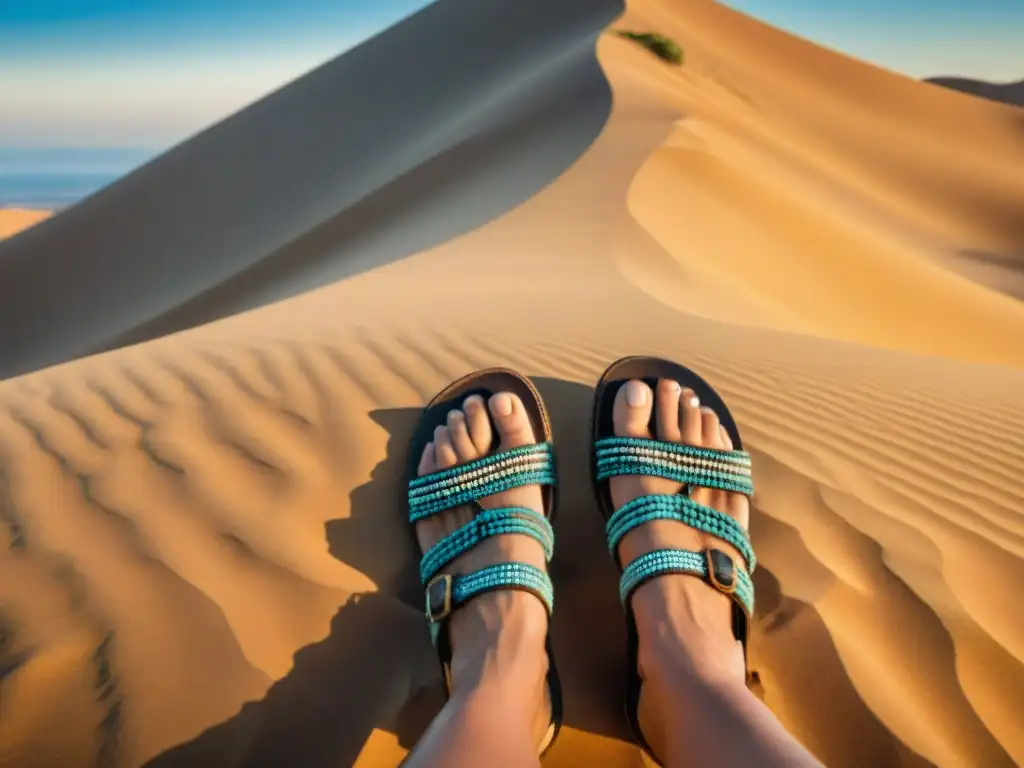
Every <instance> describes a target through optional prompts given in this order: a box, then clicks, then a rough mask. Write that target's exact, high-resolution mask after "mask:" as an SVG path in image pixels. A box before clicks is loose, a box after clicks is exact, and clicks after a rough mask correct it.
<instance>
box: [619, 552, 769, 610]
mask: <svg viewBox="0 0 1024 768" xmlns="http://www.w3.org/2000/svg"><path fill="white" fill-rule="evenodd" d="M671 573H682V574H689V575H691V576H696V577H697V578H699V579H702V580H704V581H705V582H707V583H708V584H710V585H711V586H712V587H714V588H715V589H717V590H718V591H719V592H722V593H724V594H726V595H729V596H730V597H732V598H733V599H735V600H736V601H737V602H738V603H739V604H740V605H741V606H742V607H743V610H744V611H745V612H746V614H747V616H751V615H753V613H754V583H753V581H751V579H750V575H749V574H748V573H747V572H746V571H744V570H743V569H742V568H737V567H736V566H735V564H734V563H733V561H732V558H731V557H729V555H728V554H727V553H725V552H722V551H721V550H719V549H705V550H703V551H700V552H693V551H690V550H687V549H655V550H652V551H651V552H647V553H645V554H643V555H640V557H638V558H637V559H636V560H634V561H633V562H631V563H630V564H629V565H627V566H626V567H625V569H624V570H623V571H622V576H621V578H620V579H619V599H620V600H621V601H622V604H623V605H626V603H627V602H628V601H629V598H630V596H631V595H632V594H633V592H634V591H635V590H636V588H637V587H639V586H640V585H641V584H643V583H644V582H646V581H648V580H650V579H653V578H655V577H656V576H664V575H666V574H671Z"/></svg>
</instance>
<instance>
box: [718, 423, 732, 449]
mask: <svg viewBox="0 0 1024 768" xmlns="http://www.w3.org/2000/svg"><path fill="white" fill-rule="evenodd" d="M718 433H719V435H718V437H719V441H720V442H721V444H722V448H724V449H725V450H727V451H731V450H732V438H731V437H729V431H728V430H727V429H726V428H725V427H722V426H719V427H718Z"/></svg>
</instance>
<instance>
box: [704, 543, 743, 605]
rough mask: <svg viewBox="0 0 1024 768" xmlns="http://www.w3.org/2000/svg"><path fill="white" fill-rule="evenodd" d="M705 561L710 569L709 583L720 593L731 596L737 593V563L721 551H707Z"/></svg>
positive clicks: (709, 549) (705, 551)
mask: <svg viewBox="0 0 1024 768" xmlns="http://www.w3.org/2000/svg"><path fill="white" fill-rule="evenodd" d="M704 559H705V560H706V562H707V567H708V583H710V584H711V586H713V587H714V588H715V589H717V590H718V591H719V592H721V593H723V594H726V595H731V594H733V593H734V592H735V591H736V580H737V579H736V563H734V562H733V561H732V558H731V557H729V555H728V554H727V553H725V552H723V551H722V550H720V549H711V548H708V549H705V550H704Z"/></svg>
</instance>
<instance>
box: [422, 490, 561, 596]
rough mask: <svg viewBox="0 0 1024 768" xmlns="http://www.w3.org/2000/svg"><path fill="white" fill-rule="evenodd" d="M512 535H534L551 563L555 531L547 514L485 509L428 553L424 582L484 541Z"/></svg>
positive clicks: (510, 508) (523, 510) (423, 569)
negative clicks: (493, 537)
mask: <svg viewBox="0 0 1024 768" xmlns="http://www.w3.org/2000/svg"><path fill="white" fill-rule="evenodd" d="M510 533H518V534H523V535H526V536H530V537H531V538H533V539H534V540H536V541H537V542H538V543H539V544H540V545H541V546H542V547H543V548H544V558H545V559H546V560H548V561H550V560H551V555H552V551H553V549H554V546H555V532H554V530H553V529H552V528H551V523H550V522H548V519H547V518H546V517H544V515H542V514H540V513H539V512H536V511H534V510H532V509H528V508H526V507H502V508H500V509H485V510H483V511H482V512H480V513H478V514H477V515H476V516H475V517H474V518H473V519H472V520H470V521H469V522H468V523H466V524H465V525H463V526H461V527H459V528H458V529H456V530H455V531H453V532H452V533H450V534H448V535H447V536H445V537H444V538H443V539H441V540H440V541H439V542H437V543H436V544H435V545H434V546H432V547H431V548H430V549H428V550H427V551H426V552H425V553H424V555H423V560H422V561H421V562H420V579H421V581H422V583H423V584H426V583H427V582H428V581H430V580H431V579H432V578H434V576H435V575H436V574H437V573H438V572H439V571H440V570H441V569H442V568H444V567H445V566H446V565H448V564H449V563H450V562H452V561H453V560H455V558H457V557H459V556H460V555H462V554H464V553H466V552H468V551H469V550H470V549H472V548H473V547H475V546H476V545H477V544H479V543H480V542H481V541H483V540H484V539H486V538H489V537H491V536H501V535H503V534H510Z"/></svg>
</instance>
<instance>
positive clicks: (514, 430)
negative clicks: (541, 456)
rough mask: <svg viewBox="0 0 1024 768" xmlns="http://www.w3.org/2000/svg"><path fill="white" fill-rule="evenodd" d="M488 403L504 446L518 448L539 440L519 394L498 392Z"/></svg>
mask: <svg viewBox="0 0 1024 768" xmlns="http://www.w3.org/2000/svg"><path fill="white" fill-rule="evenodd" d="M487 405H488V407H489V408H490V411H491V415H492V416H494V423H495V426H496V427H497V428H498V436H499V438H500V440H501V446H502V448H506V449H507V448H518V447H519V446H521V445H531V444H533V443H535V442H537V438H536V437H535V436H534V434H533V427H532V426H531V424H530V417H529V416H528V415H527V413H526V407H525V406H524V405H523V401H522V400H520V399H519V396H518V395H514V394H512V393H511V392H498V393H497V394H496V395H492V396H491V399H490V400H489V401H488V403H487Z"/></svg>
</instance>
